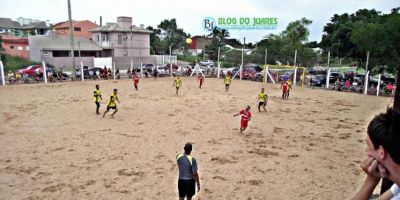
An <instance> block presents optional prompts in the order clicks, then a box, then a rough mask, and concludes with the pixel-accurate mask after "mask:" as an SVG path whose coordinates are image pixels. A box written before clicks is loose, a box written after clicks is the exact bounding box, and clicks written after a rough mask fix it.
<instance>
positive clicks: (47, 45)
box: [28, 35, 102, 51]
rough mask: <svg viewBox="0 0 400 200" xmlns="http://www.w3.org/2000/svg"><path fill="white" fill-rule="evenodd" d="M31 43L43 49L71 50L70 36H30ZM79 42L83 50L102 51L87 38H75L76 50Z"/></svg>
mask: <svg viewBox="0 0 400 200" xmlns="http://www.w3.org/2000/svg"><path fill="white" fill-rule="evenodd" d="M28 39H29V43H35V44H37V45H38V46H39V47H40V48H41V49H43V50H70V49H71V46H70V44H69V38H59V37H54V36H42V35H40V36H30V37H29V38H28ZM78 43H79V46H80V50H82V51H101V50H102V48H100V47H99V46H97V45H96V44H95V43H94V42H92V41H91V40H89V39H86V38H74V47H75V50H78Z"/></svg>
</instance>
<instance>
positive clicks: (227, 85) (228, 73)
mask: <svg viewBox="0 0 400 200" xmlns="http://www.w3.org/2000/svg"><path fill="white" fill-rule="evenodd" d="M224 83H225V92H228V90H229V86H230V85H231V83H232V79H231V73H230V72H227V73H226V76H225V78H224Z"/></svg>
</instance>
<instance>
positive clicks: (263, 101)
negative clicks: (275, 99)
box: [257, 88, 268, 112]
mask: <svg viewBox="0 0 400 200" xmlns="http://www.w3.org/2000/svg"><path fill="white" fill-rule="evenodd" d="M257 103H258V112H261V109H260V108H261V107H262V108H263V109H264V111H265V112H267V109H266V108H265V106H266V105H267V103H268V95H267V94H265V93H264V88H261V92H260V93H259V94H258V96H257Z"/></svg>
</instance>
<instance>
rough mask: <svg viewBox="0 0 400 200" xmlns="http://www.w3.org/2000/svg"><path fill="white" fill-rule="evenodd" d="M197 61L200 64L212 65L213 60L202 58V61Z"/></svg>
mask: <svg viewBox="0 0 400 200" xmlns="http://www.w3.org/2000/svg"><path fill="white" fill-rule="evenodd" d="M199 63H200V65H203V66H209V65H214V61H212V60H203V61H200V62H199Z"/></svg>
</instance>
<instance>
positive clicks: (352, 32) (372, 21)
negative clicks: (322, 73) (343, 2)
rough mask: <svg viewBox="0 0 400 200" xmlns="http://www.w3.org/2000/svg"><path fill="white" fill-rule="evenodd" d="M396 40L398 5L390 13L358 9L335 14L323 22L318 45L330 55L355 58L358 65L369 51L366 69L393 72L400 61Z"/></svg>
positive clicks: (399, 18)
mask: <svg viewBox="0 0 400 200" xmlns="http://www.w3.org/2000/svg"><path fill="white" fill-rule="evenodd" d="M399 40H400V14H399V8H394V9H392V12H391V13H390V14H382V13H381V12H379V11H376V10H374V9H372V10H368V9H361V10H358V11H357V12H355V13H354V14H347V13H345V14H342V15H337V14H335V15H334V16H333V17H332V18H331V21H330V22H329V23H327V25H325V27H324V34H323V36H322V40H321V42H320V44H319V46H320V47H321V48H322V49H323V50H325V52H327V51H331V56H333V57H340V58H347V59H352V60H356V61H358V65H359V66H364V65H365V62H366V54H367V52H368V51H369V52H370V60H369V63H370V64H369V69H373V70H374V71H378V72H381V71H383V69H386V70H388V71H390V72H393V71H394V70H395V68H396V67H397V65H398V63H399V62H400V47H399V45H400V43H399V42H400V41H399ZM374 68H376V69H374Z"/></svg>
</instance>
